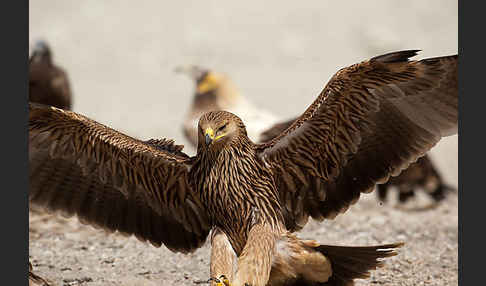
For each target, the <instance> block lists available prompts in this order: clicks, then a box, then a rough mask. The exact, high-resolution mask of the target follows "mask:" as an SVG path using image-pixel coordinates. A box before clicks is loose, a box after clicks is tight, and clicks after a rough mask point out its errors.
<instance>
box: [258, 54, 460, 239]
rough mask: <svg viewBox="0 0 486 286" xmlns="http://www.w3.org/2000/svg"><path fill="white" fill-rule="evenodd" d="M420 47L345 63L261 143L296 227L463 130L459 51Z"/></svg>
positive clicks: (334, 210)
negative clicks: (438, 52)
mask: <svg viewBox="0 0 486 286" xmlns="http://www.w3.org/2000/svg"><path fill="white" fill-rule="evenodd" d="M416 53H417V51H402V52H395V53H390V54H386V55H382V56H378V57H375V58H372V59H370V60H368V61H364V62H362V63H359V64H355V65H353V66H350V67H347V68H344V69H342V70H340V71H338V72H337V73H336V74H335V75H334V76H333V77H332V79H331V80H330V81H329V83H328V84H327V85H326V87H325V88H324V90H323V91H322V92H321V94H320V95H319V97H318V98H317V99H316V100H315V102H314V103H313V104H312V105H311V106H310V107H309V108H308V109H307V110H306V111H305V113H304V114H303V115H302V116H300V117H299V118H298V119H297V120H296V121H295V122H294V123H292V125H291V126H290V127H289V128H287V129H286V130H285V131H284V132H282V133H281V134H280V135H278V136H277V137H276V138H274V139H273V140H271V141H270V142H266V143H262V144H259V145H257V146H256V148H257V151H258V152H259V154H260V156H261V157H262V159H263V160H264V161H265V162H266V163H267V164H268V165H269V166H271V167H272V168H273V170H274V174H275V180H276V184H277V187H278V190H279V192H280V197H281V200H282V204H283V205H284V206H285V212H286V220H287V221H286V224H287V227H288V228H289V229H291V230H297V229H299V228H301V227H302V226H303V225H304V224H305V223H306V222H307V220H308V217H309V215H310V216H311V217H313V218H315V219H317V220H322V219H324V218H333V217H335V216H336V215H337V214H338V213H340V212H344V211H345V210H346V209H347V208H348V207H349V206H350V205H351V204H352V203H354V202H356V201H357V200H358V198H359V196H360V193H361V192H370V191H372V190H373V187H374V186H375V184H376V183H382V182H385V181H386V180H388V178H389V176H390V175H393V176H396V175H398V174H399V173H400V172H401V170H403V169H404V168H406V167H407V166H408V165H409V164H410V163H411V162H414V161H415V160H416V159H417V158H418V157H420V156H423V155H424V153H426V152H427V151H428V150H429V149H430V148H432V147H433V146H434V145H435V144H436V143H437V142H438V141H439V140H440V139H441V137H444V136H448V135H452V134H455V133H457V122H458V108H457V106H458V86H457V58H458V57H457V55H454V56H447V57H440V58H431V59H425V60H420V61H409V58H410V57H412V56H414V55H416Z"/></svg>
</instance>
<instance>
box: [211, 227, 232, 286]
mask: <svg viewBox="0 0 486 286" xmlns="http://www.w3.org/2000/svg"><path fill="white" fill-rule="evenodd" d="M237 259H238V258H237V257H236V253H235V251H234V250H233V247H232V246H231V243H230V241H229V240H228V237H227V236H226V234H225V233H224V232H222V231H221V230H219V229H215V230H214V231H213V232H212V234H211V265H210V274H211V280H212V282H211V285H213V286H215V285H217V286H221V285H224V282H223V280H224V279H223V277H221V276H222V275H224V277H226V278H227V279H229V281H231V280H233V277H234V274H235V272H236V269H237V262H238V260H237ZM220 278H221V279H220Z"/></svg>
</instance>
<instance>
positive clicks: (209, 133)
mask: <svg viewBox="0 0 486 286" xmlns="http://www.w3.org/2000/svg"><path fill="white" fill-rule="evenodd" d="M245 139H246V140H248V136H247V133H246V128H245V125H244V124H243V121H242V120H241V119H240V118H239V117H238V116H236V115H234V114H233V113H230V112H227V111H211V112H208V113H205V114H204V115H203V116H201V118H200V119H199V124H198V152H199V150H210V151H220V150H222V149H224V148H227V147H231V146H232V145H233V144H238V142H240V141H241V140H245Z"/></svg>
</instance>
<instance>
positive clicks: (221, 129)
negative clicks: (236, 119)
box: [217, 123, 228, 133]
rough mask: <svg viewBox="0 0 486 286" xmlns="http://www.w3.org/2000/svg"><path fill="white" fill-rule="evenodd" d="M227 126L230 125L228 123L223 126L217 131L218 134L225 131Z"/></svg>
mask: <svg viewBox="0 0 486 286" xmlns="http://www.w3.org/2000/svg"><path fill="white" fill-rule="evenodd" d="M227 125H228V123H226V124H224V125H223V126H221V127H219V128H218V130H217V132H218V133H219V132H221V131H223V130H224V129H225V128H226V126H227Z"/></svg>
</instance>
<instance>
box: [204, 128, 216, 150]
mask: <svg viewBox="0 0 486 286" xmlns="http://www.w3.org/2000/svg"><path fill="white" fill-rule="evenodd" d="M204 134H205V141H206V146H208V145H209V144H211V143H212V142H213V140H214V130H213V129H212V128H211V127H208V128H206V130H205V131H204Z"/></svg>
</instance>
